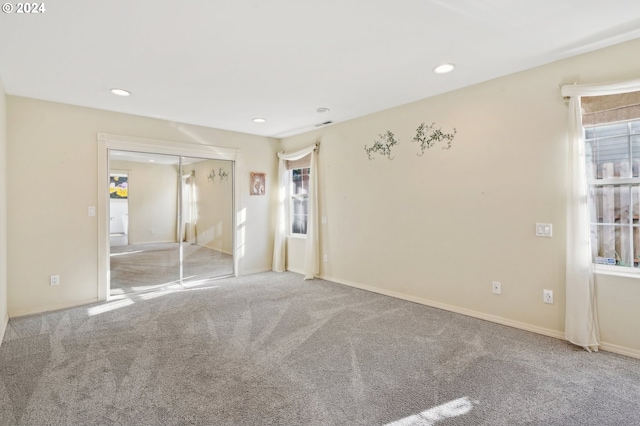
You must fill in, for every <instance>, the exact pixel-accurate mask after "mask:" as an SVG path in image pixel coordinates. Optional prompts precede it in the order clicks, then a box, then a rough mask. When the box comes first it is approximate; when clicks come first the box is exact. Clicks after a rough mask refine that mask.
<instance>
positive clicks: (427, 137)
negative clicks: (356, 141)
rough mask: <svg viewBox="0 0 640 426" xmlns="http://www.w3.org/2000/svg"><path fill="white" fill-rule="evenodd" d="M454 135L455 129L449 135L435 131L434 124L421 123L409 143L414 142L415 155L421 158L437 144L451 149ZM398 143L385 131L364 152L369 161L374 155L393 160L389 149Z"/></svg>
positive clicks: (396, 139)
mask: <svg viewBox="0 0 640 426" xmlns="http://www.w3.org/2000/svg"><path fill="white" fill-rule="evenodd" d="M456 133H457V130H456V129H455V128H454V129H453V131H452V132H451V133H445V132H443V131H442V128H437V129H436V128H435V123H431V124H429V125H427V124H426V123H421V124H420V125H419V126H418V128H417V129H416V135H415V136H414V137H413V139H411V142H415V143H417V144H419V145H420V146H419V148H420V152H419V153H417V155H418V156H422V155H424V152H425V151H426V150H427V149H429V148H431V147H433V146H435V145H436V144H437V143H444V144H446V146H443V147H442V149H451V143H452V142H453V138H454V137H455V135H456ZM399 143H400V141H399V140H398V138H397V137H396V136H395V135H394V134H393V132H391V131H390V130H387V131H386V132H385V133H383V134H380V135H378V137H377V138H376V139H375V140H374V141H373V145H372V146H371V147H368V146H367V145H365V146H364V151H365V152H366V153H367V156H368V157H369V160H373V159H374V158H375V157H374V156H373V155H372V154H374V153H375V154H380V155H383V156H385V157H387V158H388V159H389V160H393V159H394V157H393V156H392V155H391V149H392V148H393V147H394V146H396V145H398V144H399Z"/></svg>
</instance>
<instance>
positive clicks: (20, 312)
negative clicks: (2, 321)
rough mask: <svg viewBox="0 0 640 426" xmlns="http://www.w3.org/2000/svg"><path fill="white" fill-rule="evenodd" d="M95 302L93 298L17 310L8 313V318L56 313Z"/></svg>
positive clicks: (95, 298) (96, 300) (95, 299)
mask: <svg viewBox="0 0 640 426" xmlns="http://www.w3.org/2000/svg"><path fill="white" fill-rule="evenodd" d="M96 302H98V298H97V297H94V298H91V299H85V300H76V301H74V302H69V303H60V304H56V305H48V306H41V307H38V308H30V309H19V310H17V311H9V317H11V318H15V317H24V316H26V315H35V314H42V313H44V312H51V311H58V310H60V309H68V308H75V307H77V306H82V305H90V304H91V303H96Z"/></svg>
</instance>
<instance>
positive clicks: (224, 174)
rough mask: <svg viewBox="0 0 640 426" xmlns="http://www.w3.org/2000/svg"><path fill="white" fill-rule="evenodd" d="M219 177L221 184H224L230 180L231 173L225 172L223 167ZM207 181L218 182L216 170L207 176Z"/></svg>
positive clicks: (219, 171)
mask: <svg viewBox="0 0 640 426" xmlns="http://www.w3.org/2000/svg"><path fill="white" fill-rule="evenodd" d="M218 176H219V177H220V182H223V181H225V180H228V179H229V173H227V171H226V170H224V169H223V168H222V167H220V170H218ZM207 180H208V181H209V182H213V183H215V182H216V171H215V170H213V169H212V170H211V172H210V173H209V174H208V175H207Z"/></svg>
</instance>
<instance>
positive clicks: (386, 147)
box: [364, 130, 398, 160]
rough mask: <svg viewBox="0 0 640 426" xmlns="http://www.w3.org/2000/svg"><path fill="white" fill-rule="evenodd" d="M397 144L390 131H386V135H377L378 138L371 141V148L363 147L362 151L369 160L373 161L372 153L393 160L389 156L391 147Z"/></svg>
mask: <svg viewBox="0 0 640 426" xmlns="http://www.w3.org/2000/svg"><path fill="white" fill-rule="evenodd" d="M397 144H398V140H397V139H396V137H395V135H394V134H393V133H391V131H390V130H387V132H386V133H383V134H381V135H378V138H377V139H376V140H375V141H373V146H371V148H369V147H367V146H366V145H365V146H364V151H365V152H366V153H367V155H368V156H369V160H373V157H372V156H371V153H372V152H376V153H378V154H380V155H384V156H385V157H387V158H388V159H389V160H393V157H392V156H391V147H393V146H394V145H397Z"/></svg>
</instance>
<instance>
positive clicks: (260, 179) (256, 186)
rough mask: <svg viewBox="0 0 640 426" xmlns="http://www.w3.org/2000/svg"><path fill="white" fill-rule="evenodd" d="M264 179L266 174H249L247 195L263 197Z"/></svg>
mask: <svg viewBox="0 0 640 426" xmlns="http://www.w3.org/2000/svg"><path fill="white" fill-rule="evenodd" d="M266 179H267V174H266V173H257V172H251V179H250V182H251V187H250V188H249V195H264V193H265V188H266Z"/></svg>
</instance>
